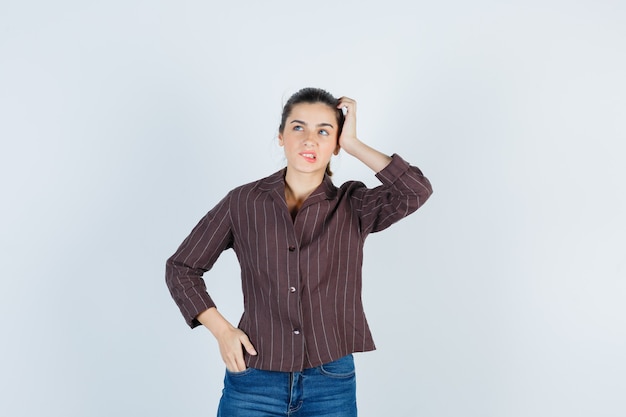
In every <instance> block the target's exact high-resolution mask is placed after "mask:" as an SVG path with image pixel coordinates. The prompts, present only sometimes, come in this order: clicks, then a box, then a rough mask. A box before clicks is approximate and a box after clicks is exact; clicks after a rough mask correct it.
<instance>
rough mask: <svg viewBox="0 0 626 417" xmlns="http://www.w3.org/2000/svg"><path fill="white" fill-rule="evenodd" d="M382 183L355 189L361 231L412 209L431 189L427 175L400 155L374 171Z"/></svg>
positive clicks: (372, 229)
mask: <svg viewBox="0 0 626 417" xmlns="http://www.w3.org/2000/svg"><path fill="white" fill-rule="evenodd" d="M376 177H377V178H378V179H379V180H380V181H381V182H382V185H380V186H378V187H375V188H366V187H365V186H363V187H362V188H360V189H359V190H358V191H357V192H355V193H354V198H355V200H356V208H357V211H358V213H359V219H360V221H361V232H362V233H363V235H367V234H368V233H373V232H379V231H381V230H384V229H386V228H387V227H389V226H391V225H392V224H393V223H395V222H397V221H398V220H400V219H402V218H404V217H406V216H408V215H409V214H411V213H413V212H415V211H416V210H417V209H418V208H420V207H421V206H422V204H424V203H425V202H426V200H428V198H429V197H430V195H431V194H432V193H433V189H432V186H431V185H430V181H429V180H428V178H426V177H425V176H424V174H422V171H421V170H420V169H419V168H417V167H415V166H413V165H410V164H409V163H408V162H406V161H405V160H404V159H402V158H401V157H400V156H399V155H397V154H393V156H392V159H391V162H390V163H389V165H387V166H386V167H385V168H383V170H381V171H380V172H378V173H377V174H376Z"/></svg>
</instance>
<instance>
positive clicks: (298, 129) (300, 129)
mask: <svg viewBox="0 0 626 417" xmlns="http://www.w3.org/2000/svg"><path fill="white" fill-rule="evenodd" d="M293 130H295V131H297V132H300V131H302V130H304V129H303V127H302V126H294V127H293Z"/></svg>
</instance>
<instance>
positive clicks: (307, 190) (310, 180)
mask: <svg viewBox="0 0 626 417" xmlns="http://www.w3.org/2000/svg"><path fill="white" fill-rule="evenodd" d="M323 180H324V173H323V172H322V173H321V175H320V174H318V173H310V174H309V173H306V174H300V173H292V172H290V171H289V168H287V173H286V174H285V201H286V202H287V207H288V208H289V212H290V213H291V217H292V218H295V217H296V214H297V213H298V210H300V207H302V204H303V203H304V201H305V200H306V199H307V197H308V196H309V195H311V193H312V192H313V191H315V189H317V187H319V186H320V184H321V183H322V181H323Z"/></svg>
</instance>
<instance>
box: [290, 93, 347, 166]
mask: <svg viewBox="0 0 626 417" xmlns="http://www.w3.org/2000/svg"><path fill="white" fill-rule="evenodd" d="M318 103H319V104H323V105H326V106H328V108H329V109H331V110H332V112H333V114H334V118H335V121H336V123H337V124H336V126H337V128H336V138H337V140H339V137H340V136H341V129H342V127H343V122H344V115H343V112H342V111H341V109H338V108H337V104H338V103H339V100H338V99H337V98H335V97H334V96H333V95H332V94H330V93H329V92H328V91H326V90H322V89H321V88H312V87H307V88H303V89H301V90H299V91H298V92H296V93H294V94H293V95H292V96H291V97H290V98H289V100H287V103H285V105H284V106H283V113H282V116H281V120H280V126H279V128H278V132H279V134H280V135H281V136H282V135H283V133H284V130H285V125H286V123H287V120H288V119H289V117H290V116H291V114H292V112H293V110H294V108H296V107H297V106H298V105H301V104H318ZM326 173H327V174H328V175H332V172H331V171H330V167H328V166H327V167H326Z"/></svg>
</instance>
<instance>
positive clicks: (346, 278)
mask: <svg viewBox="0 0 626 417" xmlns="http://www.w3.org/2000/svg"><path fill="white" fill-rule="evenodd" d="M284 174H285V170H284V169H283V170H281V171H278V172H276V173H275V174H273V175H271V176H269V177H267V178H264V179H261V180H259V181H256V182H253V183H250V184H247V185H243V186H241V187H238V188H235V189H234V190H232V191H231V192H229V193H228V195H227V196H226V197H225V198H224V199H223V200H222V201H220V202H219V203H218V204H217V206H215V208H213V209H212V210H211V211H209V212H208V213H207V214H206V215H205V216H204V217H203V218H202V219H201V220H200V222H199V223H198V224H197V225H196V227H195V228H194V229H193V230H192V232H191V234H190V235H189V236H188V237H187V238H186V239H185V240H184V241H183V243H182V244H181V246H180V247H179V248H178V250H177V251H176V253H174V255H172V256H171V257H170V258H169V259H168V260H167V263H166V281H167V285H168V287H169V290H170V293H171V294H172V297H173V298H174V300H175V301H176V303H177V304H178V307H179V308H180V311H181V312H182V314H183V316H184V318H185V320H186V321H187V323H188V324H189V325H190V326H191V327H196V326H198V325H199V324H200V323H199V322H198V321H197V320H196V317H197V315H198V314H200V313H201V312H203V311H204V310H206V309H208V308H210V307H214V306H215V303H214V302H213V300H212V299H211V297H210V296H209V294H208V293H207V291H206V287H205V283H204V280H203V278H202V276H203V274H204V273H205V272H206V271H208V270H209V269H211V267H212V266H213V264H214V263H215V261H216V260H217V258H218V257H219V255H220V253H221V252H222V251H224V250H226V249H229V248H232V249H233V250H234V251H235V253H236V255H237V258H238V260H239V263H240V265H241V279H242V288H243V298H244V313H243V315H242V317H241V321H240V322H239V328H240V329H242V330H243V331H244V332H245V333H246V334H247V335H248V336H249V338H250V341H251V342H252V344H253V345H254V347H255V349H256V350H257V352H258V355H257V356H250V355H247V354H246V357H245V359H246V364H247V366H248V367H253V368H258V369H265V370H274V371H284V372H294V371H300V370H302V369H305V368H311V367H315V366H319V365H322V364H324V363H328V362H331V361H333V360H336V359H339V358H341V357H342V356H345V355H347V354H349V353H353V352H364V351H369V350H373V349H375V346H374V341H373V339H372V335H371V333H370V330H369V327H368V324H367V321H366V319H365V313H364V312H363V305H362V303H361V265H362V260H363V244H364V241H365V238H366V237H367V235H368V234H369V233H372V232H378V231H380V230H383V229H385V228H387V227H389V226H390V225H391V224H393V223H395V222H396V221H398V220H400V219H402V218H403V217H405V216H407V215H409V214H410V213H412V212H414V211H415V210H417V209H418V208H419V207H420V206H421V205H422V204H423V203H424V202H425V201H426V200H427V199H428V197H429V196H430V195H431V193H432V188H431V186H430V182H429V181H428V179H427V178H426V177H424V176H423V175H422V172H421V171H420V170H419V169H418V168H417V167H414V166H411V165H409V164H408V163H407V162H405V161H404V160H403V159H402V158H401V157H400V156H398V155H393V157H392V161H391V163H389V165H387V167H385V168H384V169H383V170H382V171H380V172H379V173H378V174H376V176H377V177H378V179H379V180H380V181H381V182H382V185H380V186H378V187H375V188H371V189H370V188H367V187H366V186H365V185H364V184H363V183H361V182H358V181H348V182H346V183H345V184H343V185H342V186H341V187H339V188H337V187H335V186H334V185H333V183H332V181H331V179H330V177H328V176H326V177H325V178H324V180H323V182H322V183H321V184H320V186H319V187H318V188H317V189H316V190H315V191H314V192H313V193H312V194H311V195H310V196H309V197H308V198H307V199H306V201H305V202H304V203H303V205H302V207H301V208H300V210H299V211H298V214H297V215H296V217H295V219H294V220H292V218H291V215H290V214H289V211H288V209H287V204H286V202H285V180H284Z"/></svg>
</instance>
